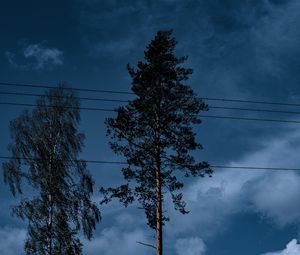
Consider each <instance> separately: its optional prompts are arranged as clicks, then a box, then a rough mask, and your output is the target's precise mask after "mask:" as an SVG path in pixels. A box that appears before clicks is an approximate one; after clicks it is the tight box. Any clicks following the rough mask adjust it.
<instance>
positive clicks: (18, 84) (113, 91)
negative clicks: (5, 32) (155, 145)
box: [0, 82, 300, 107]
mask: <svg viewBox="0 0 300 255" xmlns="http://www.w3.org/2000/svg"><path fill="white" fill-rule="evenodd" d="M0 86H14V87H31V88H44V89H51V88H55V86H48V85H36V84H25V83H8V82H0ZM65 89H69V90H74V91H82V92H98V93H112V94H125V95H134V93H132V92H126V91H118V90H100V89H85V88H68V87H66V88H65ZM200 98H201V99H204V100H208V101H223V102H236V103H250V104H265V105H281V106H298V107H299V106H300V104H296V103H281V102H274V101H266V100H244V99H235V98H213V97H200Z"/></svg>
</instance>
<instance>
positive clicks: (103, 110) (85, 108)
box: [0, 102, 115, 112]
mask: <svg viewBox="0 0 300 255" xmlns="http://www.w3.org/2000/svg"><path fill="white" fill-rule="evenodd" d="M0 105H12V106H29V107H36V105H35V104H27V103H13V102H0ZM57 107H59V108H63V109H76V110H87V111H102V112H115V110H113V109H104V108H91V107H71V106H57V105H48V106H46V108H57Z"/></svg>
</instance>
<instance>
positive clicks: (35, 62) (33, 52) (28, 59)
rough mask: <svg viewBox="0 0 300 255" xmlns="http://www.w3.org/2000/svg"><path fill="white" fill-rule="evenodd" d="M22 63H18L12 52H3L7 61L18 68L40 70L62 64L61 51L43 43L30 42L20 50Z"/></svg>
mask: <svg viewBox="0 0 300 255" xmlns="http://www.w3.org/2000/svg"><path fill="white" fill-rule="evenodd" d="M22 55H23V59H24V60H25V63H24V64H19V63H18V62H17V61H16V59H15V54H14V53H12V52H9V51H7V52H5V56H6V57H7V59H8V62H9V63H10V64H11V65H12V66H13V67H15V68H18V69H24V70H29V69H34V70H42V69H45V68H51V67H53V66H60V65H62V64H63V52H62V51H60V50H58V49H57V48H48V47H45V46H44V45H43V44H41V43H38V44H30V45H28V46H26V47H25V48H24V49H23V52H22Z"/></svg>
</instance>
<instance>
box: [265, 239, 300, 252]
mask: <svg viewBox="0 0 300 255" xmlns="http://www.w3.org/2000/svg"><path fill="white" fill-rule="evenodd" d="M299 254H300V245H299V244H297V240H296V239H293V240H292V241H290V242H289V243H288V244H287V245H286V248H285V249H284V250H282V251H277V252H268V253H265V254H262V255H299Z"/></svg>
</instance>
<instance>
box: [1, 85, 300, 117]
mask: <svg viewBox="0 0 300 255" xmlns="http://www.w3.org/2000/svg"><path fill="white" fill-rule="evenodd" d="M0 95H15V96H34V97H41V96H43V94H35V93H19V92H6V91H0ZM49 97H53V98H66V97H65V96H51V95H49ZM76 98H78V99H79V100H88V101H104V102H120V103H129V102H130V100H121V99H107V98H91V97H76ZM209 109H222V110H236V111H250V112H267V113H282V114H296V115H299V114H300V112H298V111H282V110H270V109H257V108H243V107H227V106H209Z"/></svg>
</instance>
